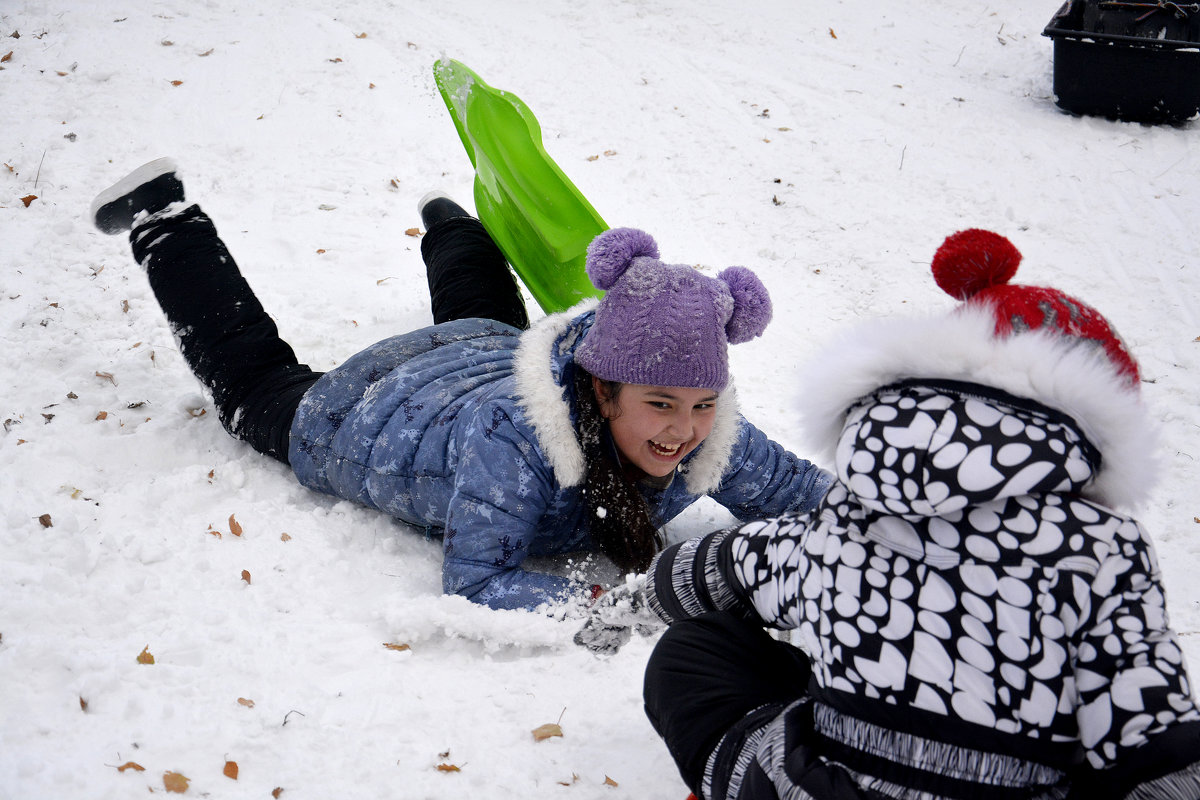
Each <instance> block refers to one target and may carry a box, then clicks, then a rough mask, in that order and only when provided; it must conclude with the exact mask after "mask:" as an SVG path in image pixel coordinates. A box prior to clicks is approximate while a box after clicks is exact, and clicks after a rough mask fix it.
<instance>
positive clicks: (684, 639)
mask: <svg viewBox="0 0 1200 800" xmlns="http://www.w3.org/2000/svg"><path fill="white" fill-rule="evenodd" d="M811 674H812V670H811V667H810V666H809V661H808V657H807V656H805V655H804V653H803V652H801V651H800V650H799V649H797V648H795V647H793V646H792V645H790V644H788V643H786V642H781V641H778V640H776V639H774V638H772V637H771V636H770V635H769V634H768V633H767V632H766V631H765V630H763V629H762V628H761V627H759V626H758V625H755V624H753V623H750V622H746V621H744V620H742V619H741V618H739V617H737V616H735V615H733V614H730V613H726V612H713V613H710V614H704V615H701V616H699V617H694V618H692V619H686V620H682V621H680V622H676V623H675V624H673V625H671V627H670V628H668V629H667V631H666V633H664V634H663V635H662V638H660V639H659V641H658V644H656V645H655V647H654V652H653V653H652V654H651V655H650V660H649V662H648V663H647V664H646V678H645V684H644V686H643V689H642V696H643V698H644V700H645V704H646V716H647V717H649V718H650V724H651V725H653V726H654V729H655V730H656V731H658V734H659V735H660V736H662V738H663V741H664V742H665V743H666V745H667V750H668V751H669V752H670V753H671V757H672V758H674V759H675V764H676V766H678V767H679V774H680V775H681V776H682V777H683V782H684V783H685V784H687V787H688V788H689V789H691V790H692V792H693V793H694V794H695V795H696V796H697V797H700V796H702V795H701V793H700V786H701V783H702V781H703V779H704V769H705V765H706V762H707V761H708V759H709V756H710V755H711V754H712V752H713V750H714V749H715V748H716V747H717V745H718V743H720V744H721V750H722V752H723V753H725V752H727V753H728V754H729V756H730V758H729V759H722V758H721V754H718V758H717V761H718V762H721V761H727V762H731V760H732V757H733V756H736V754H737V752H738V751H739V750H740V747H739V746H738V745H739V744H740V741H741V739H742V737H743V736H744V734H745V733H747V732H749V731H752V730H754V729H756V728H758V727H760V726H761V725H762V724H765V722H766V721H767V720H770V719H772V718H774V717H775V716H777V715H778V714H779V713H780V712H781V711H782V710H783V709H784V707H786V706H788V705H790V704H791V703H793V702H794V701H796V700H799V699H800V698H801V697H802V696H803V695H804V694H805V692H806V690H807V687H808V679H809V676H810V675H811ZM726 734H728V736H726ZM722 737H725V741H724V742H721V738H722ZM717 766H718V770H717V771H718V772H721V771H723V770H721V769H720V768H721V767H722V766H724V767H727V768H732V763H727V764H724V765H722V764H721V763H718V765H717ZM728 777H729V776H728V773H727V771H726V774H724V775H720V774H717V775H714V781H713V783H714V789H716V790H717V792H716V796H718V797H720V796H723V795H724V791H723V790H722V789H721V788H720V786H721V785H723V782H724V781H727V780H728Z"/></svg>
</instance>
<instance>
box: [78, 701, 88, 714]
mask: <svg viewBox="0 0 1200 800" xmlns="http://www.w3.org/2000/svg"><path fill="white" fill-rule="evenodd" d="M79 709H80V710H81V711H84V712H86V711H87V700H84V699H83V698H82V697H81V698H79Z"/></svg>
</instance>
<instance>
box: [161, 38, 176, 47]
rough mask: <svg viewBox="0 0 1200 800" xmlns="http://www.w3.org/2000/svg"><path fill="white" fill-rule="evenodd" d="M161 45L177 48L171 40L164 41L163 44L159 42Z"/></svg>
mask: <svg viewBox="0 0 1200 800" xmlns="http://www.w3.org/2000/svg"><path fill="white" fill-rule="evenodd" d="M159 44H161V45H162V46H163V47H174V46H175V43H174V42H172V41H171V40H170V39H163V40H162V41H161V42H159Z"/></svg>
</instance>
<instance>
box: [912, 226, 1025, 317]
mask: <svg viewBox="0 0 1200 800" xmlns="http://www.w3.org/2000/svg"><path fill="white" fill-rule="evenodd" d="M1020 263H1021V252H1020V251H1019V250H1017V248H1016V246H1015V245H1014V244H1013V243H1012V242H1010V241H1009V240H1008V239H1005V238H1004V237H1003V236H1001V235H1000V234H998V233H992V232H991V231H985V230H981V229H980V228H969V229H967V230H965V231H959V232H958V233H955V234H951V235H950V236H947V237H946V241H944V242H942V246H941V247H939V248H938V250H937V252H936V253H935V254H934V256H933V279H934V280H935V281H937V285H938V286H940V287H941V288H942V291H944V292H945V293H946V294H948V295H950V296H951V297H953V298H954V299H955V300H967V299H968V298H970V297H972V296H974V295H975V294H977V293H979V292H981V291H983V290H984V289H988V288H991V287H993V286H1000V285H1002V284H1005V283H1008V282H1009V281H1010V280H1012V277H1013V276H1014V275H1016V274H1017V266H1018V265H1019V264H1020Z"/></svg>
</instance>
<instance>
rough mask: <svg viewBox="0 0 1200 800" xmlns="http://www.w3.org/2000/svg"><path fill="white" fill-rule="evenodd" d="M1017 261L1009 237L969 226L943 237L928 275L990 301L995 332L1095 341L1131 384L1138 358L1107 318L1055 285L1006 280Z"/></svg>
mask: <svg viewBox="0 0 1200 800" xmlns="http://www.w3.org/2000/svg"><path fill="white" fill-rule="evenodd" d="M1020 263H1021V253H1020V252H1019V251H1018V250H1017V248H1016V247H1014V246H1013V243H1012V242H1010V241H1009V240H1008V239H1006V238H1004V237H1003V236H1001V235H999V234H997V233H992V232H991V231H985V230H980V229H978V228H971V229H969V230H965V231H959V232H958V233H955V234H953V235H951V236H948V237H946V241H945V242H943V243H942V246H941V247H939V248H938V251H937V253H936V254H934V257H933V278H934V280H935V281H937V285H938V286H940V287H941V288H942V290H943V291H945V292H946V294H948V295H950V296H951V297H953V298H955V299H956V300H964V301H966V302H967V303H968V304H970V305H972V306H976V307H978V306H981V305H987V306H990V307H991V308H992V311H993V313H994V314H995V317H996V335H997V336H1010V335H1012V334H1013V333H1023V332H1026V331H1045V332H1047V333H1056V334H1059V335H1061V336H1074V337H1076V338H1079V339H1085V340H1088V341H1091V342H1094V343H1095V344H1097V345H1099V346H1100V347H1102V348H1104V353H1105V355H1106V356H1107V357H1108V360H1109V362H1110V363H1111V364H1112V365H1113V367H1115V368H1116V370H1117V372H1118V373H1120V374H1121V376H1123V377H1124V378H1126V379H1128V381H1129V382H1130V383H1131V384H1132V385H1133V387H1134V388H1135V389H1136V388H1137V386H1138V383H1139V381H1140V378H1139V375H1138V366H1137V362H1136V361H1134V358H1133V356H1132V355H1130V353H1129V351H1128V350H1127V349H1126V347H1125V344H1124V342H1122V341H1121V337H1120V336H1118V335H1117V332H1116V330H1115V329H1114V328H1113V327H1112V326H1111V325H1109V324H1108V320H1106V319H1105V318H1104V317H1103V316H1101V315H1100V312H1099V311H1097V310H1096V309H1094V308H1092V307H1091V306H1089V305H1087V304H1086V303H1083V302H1081V301H1079V300H1077V299H1075V298H1074V297H1071V296H1070V295H1067V294H1064V293H1062V292H1060V291H1058V290H1057V289H1051V288H1048V287H1044V286H1019V285H1013V284H1010V283H1009V281H1010V280H1011V279H1012V277H1013V276H1014V275H1015V274H1016V272H1017V265H1018V264H1020Z"/></svg>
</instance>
